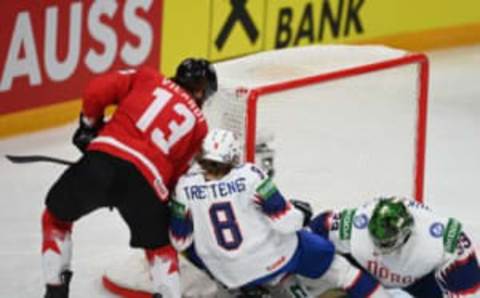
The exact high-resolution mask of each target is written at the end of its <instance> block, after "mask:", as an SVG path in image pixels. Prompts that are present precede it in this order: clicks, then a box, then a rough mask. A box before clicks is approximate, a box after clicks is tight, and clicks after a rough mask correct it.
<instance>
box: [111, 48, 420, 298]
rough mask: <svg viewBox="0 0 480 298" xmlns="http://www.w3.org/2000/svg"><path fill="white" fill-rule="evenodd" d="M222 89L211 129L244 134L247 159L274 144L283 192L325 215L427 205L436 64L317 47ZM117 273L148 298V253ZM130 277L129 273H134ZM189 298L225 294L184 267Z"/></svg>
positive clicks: (267, 64) (260, 58) (246, 65)
mask: <svg viewBox="0 0 480 298" xmlns="http://www.w3.org/2000/svg"><path fill="white" fill-rule="evenodd" d="M216 69H217V73H218V78H219V85H220V90H219V92H217V94H216V95H215V96H214V98H212V99H211V100H210V101H209V103H208V104H207V105H206V107H205V113H206V115H207V119H208V122H209V125H210V127H222V128H228V129H230V130H233V131H235V132H236V133H237V134H238V136H239V137H240V139H241V141H242V144H243V146H244V152H245V156H244V158H245V160H247V161H251V162H254V161H255V159H256V158H258V157H259V156H256V152H258V150H256V148H257V147H258V145H259V144H265V143H267V144H268V145H269V146H270V147H271V148H272V149H273V150H274V152H275V170H276V171H275V181H276V184H277V185H278V186H279V188H280V189H281V190H282V192H283V193H284V194H285V195H286V196H287V197H290V198H293V197H296V198H299V199H303V200H307V201H310V203H312V205H313V206H314V208H315V211H316V212H319V211H321V210H322V209H329V208H340V207H347V206H350V205H353V206H358V204H360V203H362V202H363V201H365V200H368V199H370V198H372V197H374V196H377V195H406V196H413V197H414V198H415V199H417V200H419V201H422V199H423V197H422V194H423V178H424V160H425V139H426V115H427V89H428V60H427V57H426V56H425V55H424V54H419V53H408V52H405V51H401V50H397V49H391V48H386V47H381V46H311V47H302V48H292V49H286V50H279V51H272V52H263V53H259V54H254V55H251V56H247V57H243V58H239V59H235V60H230V61H226V62H221V63H217V64H216ZM122 260H123V261H122V262H115V264H114V266H112V267H110V268H107V271H106V273H105V276H104V280H103V282H104V285H105V287H106V288H108V289H109V290H110V291H112V292H114V293H117V294H121V295H122V296H124V297H142V298H143V297H148V293H149V292H151V290H150V288H151V284H150V280H149V276H148V267H147V265H146V261H145V259H144V258H143V253H142V252H141V251H140V252H139V251H136V252H135V254H130V255H129V256H128V257H125V258H123V259H122ZM125 268H128V270H127V269H125ZM181 272H182V275H181V279H182V287H183V289H184V293H185V297H212V295H213V294H212V293H214V292H215V291H216V287H215V285H214V284H212V282H211V281H210V280H209V279H208V278H206V277H205V275H203V274H202V273H200V272H199V271H198V270H195V268H192V266H191V265H190V264H189V263H188V262H185V260H183V259H182V270H181Z"/></svg>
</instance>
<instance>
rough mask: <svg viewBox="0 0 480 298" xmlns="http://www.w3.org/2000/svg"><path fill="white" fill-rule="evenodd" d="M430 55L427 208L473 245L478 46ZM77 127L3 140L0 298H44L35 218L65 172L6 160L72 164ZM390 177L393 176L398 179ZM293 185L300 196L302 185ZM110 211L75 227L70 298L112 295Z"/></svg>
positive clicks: (115, 228) (122, 239)
mask: <svg viewBox="0 0 480 298" xmlns="http://www.w3.org/2000/svg"><path fill="white" fill-rule="evenodd" d="M427 54H428V56H429V59H430V66H431V74H430V95H429V113H428V131H427V158H426V176H425V202H426V204H428V205H429V206H431V207H432V208H433V209H434V210H435V211H437V213H439V214H442V215H446V216H452V217H456V218H457V219H459V220H461V221H462V222H463V223H464V225H465V226H466V228H467V231H468V232H470V233H471V234H472V237H473V238H474V239H475V240H476V245H477V247H478V245H479V243H480V242H479V240H480V219H479V217H478V213H479V212H480V195H479V192H480V191H479V185H480V45H477V46H468V47H462V48H455V49H449V50H441V51H432V52H428V53H427ZM352 100H353V99H352ZM349 121H355V119H349ZM75 128H76V123H72V124H71V125H68V126H64V127H61V128H56V129H51V130H48V131H43V132H40V133H34V134H29V135H23V136H18V137H13V138H9V139H4V140H0V155H1V156H2V157H1V158H0V169H1V175H0V188H1V198H0V231H1V232H0V264H1V265H0V297H5V298H7V297H8V298H23V297H24V298H31V297H40V296H41V295H43V292H44V285H43V282H42V274H41V262H40V243H41V234H40V216H41V212H42V210H43V200H44V197H45V194H46V192H47V191H48V189H49V187H50V186H51V185H52V183H53V182H54V181H55V180H56V179H57V177H58V176H59V175H60V173H61V172H62V171H63V170H64V169H65V168H64V166H61V165H55V164H50V163H36V164H24V165H18V164H12V163H10V162H8V161H7V160H6V159H5V158H3V155H5V154H18V155H22V154H45V155H50V156H57V157H62V158H65V159H71V160H75V159H77V158H78V157H79V156H80V155H79V152H78V151H77V150H76V148H74V146H73V145H72V144H71V142H70V139H71V136H72V134H73V131H74V130H75ZM310 137H311V136H308V135H306V136H305V138H310ZM338 146H342V144H338ZM299 150H301V148H299ZM352 150H355V149H354V148H352ZM379 150H381V148H380V149H379ZM298 154H302V152H301V151H299V153H298ZM289 163H291V164H292V165H293V164H295V156H290V157H289V159H288V160H283V161H282V165H283V166H284V167H286V168H288V164H289ZM285 165H286V166H285ZM280 170H281V169H280ZM388 174H389V175H393V177H395V174H396V173H395V172H392V173H388ZM345 175H348V173H345ZM349 179H355V177H348V176H346V177H345V181H349ZM279 186H280V187H281V185H279ZM295 187H297V188H298V190H299V192H301V188H302V185H296V186H295ZM345 188H348V183H346V185H345ZM359 203H360V202H359ZM330 205H334V202H329V199H328V198H322V201H321V202H318V204H315V206H324V207H328V206H330ZM115 213H116V212H115V211H113V212H110V211H108V210H101V211H97V212H95V213H94V214H92V215H90V216H88V217H86V218H85V219H83V220H80V221H79V222H78V223H76V225H75V226H74V234H73V241H74V252H73V270H74V277H73V281H72V284H71V297H73V298H80V297H82V298H84V297H115V296H113V295H111V294H109V293H108V292H107V291H106V290H104V289H103V287H102V285H101V276H102V274H103V272H104V270H105V268H106V267H107V266H110V265H111V264H112V262H117V261H118V262H121V261H123V260H124V259H123V257H124V255H125V251H126V249H127V247H128V231H127V228H126V226H125V224H124V223H123V222H122V221H121V219H120V217H119V216H118V214H115ZM126 270H128V268H126Z"/></svg>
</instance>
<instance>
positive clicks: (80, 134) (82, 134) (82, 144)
mask: <svg viewBox="0 0 480 298" xmlns="http://www.w3.org/2000/svg"><path fill="white" fill-rule="evenodd" d="M97 122H98V123H95V124H93V125H91V124H89V123H87V121H86V119H85V117H83V114H80V119H79V126H78V128H77V130H76V131H75V133H74V134H73V139H72V142H73V144H74V145H75V146H76V147H77V148H78V149H79V150H80V151H81V152H82V153H85V151H86V150H87V147H88V144H90V142H91V141H92V140H93V139H95V137H96V136H97V135H98V131H99V130H100V129H101V128H102V127H103V124H104V123H103V120H100V121H97Z"/></svg>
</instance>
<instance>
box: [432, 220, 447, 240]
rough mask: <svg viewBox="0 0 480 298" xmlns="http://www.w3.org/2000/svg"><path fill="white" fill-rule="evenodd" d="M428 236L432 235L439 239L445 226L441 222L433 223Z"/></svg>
mask: <svg viewBox="0 0 480 298" xmlns="http://www.w3.org/2000/svg"><path fill="white" fill-rule="evenodd" d="M429 230H430V235H432V236H433V237H435V238H440V237H442V236H443V233H444V232H445V225H444V224H442V223H441V222H434V223H433V224H432V225H431V226H430V229H429Z"/></svg>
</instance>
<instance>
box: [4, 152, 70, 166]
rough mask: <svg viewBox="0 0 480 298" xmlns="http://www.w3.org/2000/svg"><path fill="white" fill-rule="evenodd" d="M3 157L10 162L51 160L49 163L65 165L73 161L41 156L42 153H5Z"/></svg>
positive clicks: (21, 162)
mask: <svg viewBox="0 0 480 298" xmlns="http://www.w3.org/2000/svg"><path fill="white" fill-rule="evenodd" d="M5 158H6V159H8V160H9V161H10V162H12V163H19V164H23V163H32V162H51V163H57V164H62V165H67V166H70V165H72V164H74V162H73V161H69V160H64V159H60V158H56V157H50V156H43V155H11V154H6V155H5Z"/></svg>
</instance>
